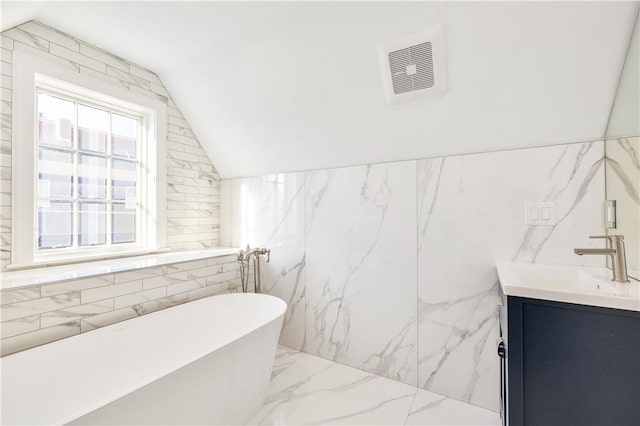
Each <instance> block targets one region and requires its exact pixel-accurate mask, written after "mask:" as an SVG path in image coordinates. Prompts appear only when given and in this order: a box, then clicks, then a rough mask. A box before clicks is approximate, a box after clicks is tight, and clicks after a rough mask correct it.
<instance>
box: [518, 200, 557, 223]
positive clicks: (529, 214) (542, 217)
mask: <svg viewBox="0 0 640 426" xmlns="http://www.w3.org/2000/svg"><path fill="white" fill-rule="evenodd" d="M524 224H525V225H531V226H548V225H555V224H556V203H554V202H535V203H525V204H524Z"/></svg>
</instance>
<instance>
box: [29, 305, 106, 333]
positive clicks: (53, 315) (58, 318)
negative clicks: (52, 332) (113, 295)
mask: <svg viewBox="0 0 640 426" xmlns="http://www.w3.org/2000/svg"><path fill="white" fill-rule="evenodd" d="M113 307H114V303H113V299H106V300H101V301H98V302H93V303H85V304H84V305H78V306H74V307H71V308H66V309H60V310H57V311H51V312H44V313H43V314H42V315H40V327H42V328H45V327H51V326H54V325H58V324H63V323H67V322H69V321H75V320H81V319H84V318H89V317H92V316H94V315H98V314H102V313H104V312H109V311H113Z"/></svg>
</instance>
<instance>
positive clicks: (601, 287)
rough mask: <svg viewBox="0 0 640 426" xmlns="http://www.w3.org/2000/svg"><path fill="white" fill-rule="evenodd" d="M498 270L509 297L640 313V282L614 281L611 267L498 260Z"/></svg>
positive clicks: (501, 285)
mask: <svg viewBox="0 0 640 426" xmlns="http://www.w3.org/2000/svg"><path fill="white" fill-rule="evenodd" d="M496 269H497V270H498V278H499V280H500V287H501V288H502V292H503V293H504V294H506V295H507V296H520V297H529V298H532V299H542V300H553V301H557V302H566V303H577V304H579V305H589V306H600V307H604V308H615V309H625V310H629V311H636V312H640V282H638V281H635V280H631V282H629V283H616V282H613V281H611V277H612V275H611V271H610V270H609V269H607V268H586V267H580V266H563V265H540V264H535V263H520V262H496Z"/></svg>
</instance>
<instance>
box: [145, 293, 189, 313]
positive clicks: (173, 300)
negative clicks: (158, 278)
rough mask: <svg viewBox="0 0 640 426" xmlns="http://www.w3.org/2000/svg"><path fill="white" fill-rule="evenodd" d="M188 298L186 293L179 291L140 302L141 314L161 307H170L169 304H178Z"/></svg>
mask: <svg viewBox="0 0 640 426" xmlns="http://www.w3.org/2000/svg"><path fill="white" fill-rule="evenodd" d="M188 300H189V296H188V294H187V293H180V294H174V295H172V296H168V297H164V298H162V299H158V300H153V301H151V302H146V303H143V304H142V314H143V315H146V314H150V313H151V312H155V311H159V310H161V309H165V308H170V307H171V306H176V305H180V304H181V303H185V302H187V301H188Z"/></svg>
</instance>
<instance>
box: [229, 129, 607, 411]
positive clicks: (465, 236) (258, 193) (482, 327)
mask: <svg viewBox="0 0 640 426" xmlns="http://www.w3.org/2000/svg"><path fill="white" fill-rule="evenodd" d="M603 152H604V151H603V143H602V142H590V143H578V144H570V145H560V146H550V147H543V148H534V149H523V150H513V151H504V152H494V153H484V154H472V155H460V156H451V157H446V158H431V159H425V160H417V161H405V162H398V163H387V164H375V165H368V166H356V167H345V168H337V169H329V170H318V171H311V172H306V173H302V174H301V173H291V174H279V175H268V176H263V177H254V178H247V179H232V180H230V181H225V182H224V185H223V186H226V187H227V188H228V192H229V195H228V196H229V197H230V198H231V202H230V204H232V205H233V208H232V209H230V210H229V209H228V208H227V210H228V211H227V215H228V216H229V217H232V218H233V223H232V224H231V225H230V227H231V228H232V233H233V234H234V237H233V239H232V241H233V244H234V245H239V244H241V241H244V240H246V241H247V242H251V244H252V245H255V244H256V243H260V244H264V245H265V246H268V247H269V248H271V249H272V250H273V249H274V248H275V249H276V250H279V251H280V252H279V253H277V252H276V251H274V252H273V253H274V255H273V258H272V262H273V263H272V264H269V265H263V267H264V269H263V272H264V274H265V276H266V277H268V279H267V280H266V281H265V287H266V291H267V292H269V293H271V294H278V295H280V297H282V298H284V299H285V300H287V301H288V303H289V304H290V311H289V312H288V313H287V318H286V320H285V323H286V326H285V330H284V331H283V339H282V341H281V342H282V343H283V344H285V345H287V346H290V347H294V348H297V349H303V350H304V351H305V352H307V353H310V354H314V355H318V356H320V357H323V358H326V359H329V360H332V361H336V362H339V363H342V364H346V365H348V366H352V367H355V368H358V369H361V370H364V371H366V372H369V373H373V374H377V375H380V376H383V377H387V378H391V379H394V380H397V381H399V382H402V383H406V384H410V385H417V386H419V387H421V388H424V389H426V390H429V391H434V392H437V393H440V394H442V395H446V396H447V397H450V398H454V399H457V400H459V401H464V402H469V403H471V404H474V405H477V406H481V407H484V408H487V409H490V410H493V411H497V410H498V408H499V383H498V378H499V371H498V368H499V363H498V359H497V357H496V356H495V341H496V338H497V336H498V323H497V306H496V304H497V293H498V290H497V289H498V278H497V274H496V270H495V266H494V265H495V262H496V261H498V260H514V259H515V260H518V261H521V262H529V263H534V262H535V263H552V264H554V263H555V264H558V263H560V264H570V265H579V266H603V264H604V262H603V260H602V259H599V258H598V257H596V256H592V257H588V256H583V257H580V256H576V255H574V254H573V248H574V247H589V246H597V245H599V242H597V241H592V240H589V239H588V236H589V235H594V234H602V233H603V232H604V229H603V223H604V215H603V209H602V200H603V199H604V167H603V163H604V162H603V155H604V154H603ZM301 185H302V186H303V187H301ZM278 194H280V195H278ZM301 199H302V200H304V202H303V203H302V205H300V200H301ZM538 201H550V202H554V203H555V207H556V215H557V218H558V220H557V223H556V225H554V226H543V227H529V226H526V225H525V224H524V217H523V216H524V205H525V203H526V202H538ZM224 208H225V204H224V203H223V209H224ZM294 224H295V225H294ZM246 236H251V237H252V238H245V237H246ZM276 253H277V254H276ZM294 277H295V279H294ZM278 292H280V293H278ZM295 295H299V296H295ZM302 330H305V331H302ZM292 336H295V337H292ZM461 403H462V402H461ZM434 404H435V405H438V404H437V403H434ZM415 415H416V417H415V420H416V421H422V420H419V419H420V415H419V412H416V413H415ZM336 421H337V420H336Z"/></svg>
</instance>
